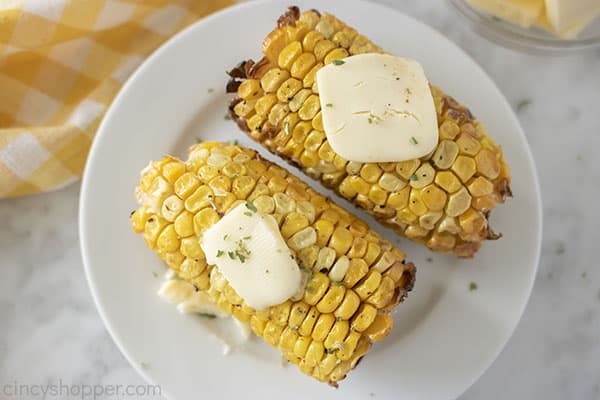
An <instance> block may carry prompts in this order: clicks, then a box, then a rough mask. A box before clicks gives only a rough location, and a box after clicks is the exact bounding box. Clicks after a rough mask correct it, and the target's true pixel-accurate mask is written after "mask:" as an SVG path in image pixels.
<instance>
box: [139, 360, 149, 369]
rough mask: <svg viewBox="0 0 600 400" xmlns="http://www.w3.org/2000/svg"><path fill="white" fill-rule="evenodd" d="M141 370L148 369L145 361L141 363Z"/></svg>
mask: <svg viewBox="0 0 600 400" xmlns="http://www.w3.org/2000/svg"><path fill="white" fill-rule="evenodd" d="M140 368H141V369H148V363H146V362H144V361H142V362H140Z"/></svg>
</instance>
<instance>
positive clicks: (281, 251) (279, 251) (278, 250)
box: [275, 249, 283, 253]
mask: <svg viewBox="0 0 600 400" xmlns="http://www.w3.org/2000/svg"><path fill="white" fill-rule="evenodd" d="M275 251H276V252H278V253H283V250H281V249H277V250H275Z"/></svg>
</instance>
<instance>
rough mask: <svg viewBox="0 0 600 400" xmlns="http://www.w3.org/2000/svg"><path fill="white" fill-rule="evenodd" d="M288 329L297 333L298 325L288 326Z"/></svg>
mask: <svg viewBox="0 0 600 400" xmlns="http://www.w3.org/2000/svg"><path fill="white" fill-rule="evenodd" d="M290 329H291V330H293V331H297V330H298V325H292V326H290Z"/></svg>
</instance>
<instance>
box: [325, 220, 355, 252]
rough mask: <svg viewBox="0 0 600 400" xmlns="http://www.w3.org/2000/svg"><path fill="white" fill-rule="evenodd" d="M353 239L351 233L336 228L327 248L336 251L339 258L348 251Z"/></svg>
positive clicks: (344, 229)
mask: <svg viewBox="0 0 600 400" xmlns="http://www.w3.org/2000/svg"><path fill="white" fill-rule="evenodd" d="M353 239H354V238H353V237H352V233H350V231H349V230H348V229H346V228H341V227H338V228H336V229H335V230H334V231H333V234H332V235H331V239H329V246H330V247H331V248H333V249H334V250H335V251H336V253H337V255H338V257H339V256H342V255H344V254H346V253H347V252H348V250H350V247H351V246H352V242H353Z"/></svg>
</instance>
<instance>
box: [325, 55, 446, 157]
mask: <svg viewBox="0 0 600 400" xmlns="http://www.w3.org/2000/svg"><path fill="white" fill-rule="evenodd" d="M317 85H318V87H319V97H320V102H321V112H322V117H323V127H324V129H325V134H326V135H327V140H328V142H329V144H330V146H331V148H332V149H333V151H335V152H336V153H337V154H339V155H340V156H341V157H343V158H345V159H347V160H350V161H359V162H393V161H405V160H412V159H415V158H419V157H423V156H425V155H427V154H429V153H430V152H431V151H433V150H434V149H435V147H436V146H437V143H438V126H437V116H436V112H435V105H434V103H433V97H432V95H431V89H430V88H429V82H428V81H427V78H426V77H425V73H424V72H423V68H421V66H420V65H419V63H417V62H416V61H414V60H410V59H406V58H399V57H394V56H390V55H385V54H360V55H356V56H352V57H348V58H345V59H343V60H334V61H333V63H332V64H329V65H327V66H325V67H323V68H321V69H320V70H319V71H317Z"/></svg>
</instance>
